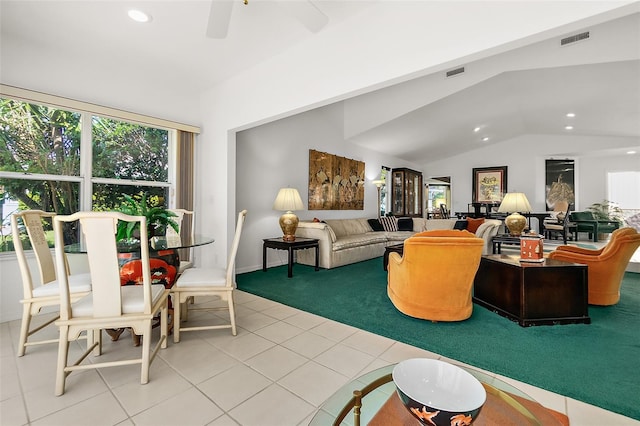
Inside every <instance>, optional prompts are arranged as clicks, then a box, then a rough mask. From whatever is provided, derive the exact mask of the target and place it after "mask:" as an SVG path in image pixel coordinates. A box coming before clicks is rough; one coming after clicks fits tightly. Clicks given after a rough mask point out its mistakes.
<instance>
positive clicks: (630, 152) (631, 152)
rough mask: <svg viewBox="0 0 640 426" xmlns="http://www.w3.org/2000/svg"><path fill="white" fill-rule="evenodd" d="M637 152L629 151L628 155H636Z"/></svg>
mask: <svg viewBox="0 0 640 426" xmlns="http://www.w3.org/2000/svg"><path fill="white" fill-rule="evenodd" d="M635 153H636V151H627V154H635Z"/></svg>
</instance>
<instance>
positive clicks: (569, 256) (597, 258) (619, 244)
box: [549, 228, 640, 306]
mask: <svg viewBox="0 0 640 426" xmlns="http://www.w3.org/2000/svg"><path fill="white" fill-rule="evenodd" d="M638 246H640V234H638V232H637V231H636V230H635V229H633V228H620V229H617V230H615V231H614V232H613V233H612V234H611V240H609V242H608V243H607V245H606V246H604V247H603V248H602V249H599V250H589V249H583V248H578V247H569V246H560V247H558V248H557V249H556V250H554V251H552V252H551V253H549V258H550V259H558V260H564V261H565V262H573V263H582V264H586V265H587V266H588V268H589V304H590V305H602V306H608V305H615V304H616V303H618V301H619V300H620V285H621V284H622V277H623V276H624V271H625V269H626V268H627V265H628V264H629V259H631V256H633V253H634V252H635V251H636V249H637V248H638Z"/></svg>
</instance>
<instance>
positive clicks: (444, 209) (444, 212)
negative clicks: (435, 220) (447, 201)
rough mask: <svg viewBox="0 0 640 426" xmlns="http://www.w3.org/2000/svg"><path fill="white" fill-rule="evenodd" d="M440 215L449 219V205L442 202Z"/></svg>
mask: <svg viewBox="0 0 640 426" xmlns="http://www.w3.org/2000/svg"><path fill="white" fill-rule="evenodd" d="M440 217H441V218H442V219H449V218H450V216H449V210H447V206H446V205H444V204H440Z"/></svg>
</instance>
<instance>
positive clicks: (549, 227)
mask: <svg viewBox="0 0 640 426" xmlns="http://www.w3.org/2000/svg"><path fill="white" fill-rule="evenodd" d="M570 210H571V209H570V208H567V211H566V212H565V214H564V217H563V218H562V220H561V221H559V220H557V219H554V218H549V219H545V221H544V223H543V225H544V237H545V238H547V239H551V238H552V237H553V238H558V235H561V236H562V242H563V243H564V244H565V245H566V244H567V240H568V239H569V238H570V235H571V231H572V228H574V227H575V224H573V223H571V221H570V220H569V218H570V216H571V215H570Z"/></svg>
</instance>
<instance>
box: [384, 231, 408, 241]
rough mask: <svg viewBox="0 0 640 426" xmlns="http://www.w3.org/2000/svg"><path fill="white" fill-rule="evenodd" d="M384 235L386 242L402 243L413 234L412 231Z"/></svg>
mask: <svg viewBox="0 0 640 426" xmlns="http://www.w3.org/2000/svg"><path fill="white" fill-rule="evenodd" d="M385 235H386V236H387V240H389V241H394V242H395V241H398V242H400V241H404V240H406V239H407V238H409V237H413V235H414V232H413V231H395V232H385Z"/></svg>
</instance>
